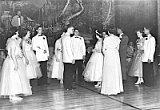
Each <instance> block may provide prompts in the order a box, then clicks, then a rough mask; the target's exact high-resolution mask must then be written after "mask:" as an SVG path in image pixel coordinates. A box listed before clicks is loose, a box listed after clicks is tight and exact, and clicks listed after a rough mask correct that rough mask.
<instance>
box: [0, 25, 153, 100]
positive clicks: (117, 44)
mask: <svg viewBox="0 0 160 110" xmlns="http://www.w3.org/2000/svg"><path fill="white" fill-rule="evenodd" d="M36 32H37V34H36V35H35V36H34V37H33V38H32V39H31V38H30V36H31V32H30V30H27V29H26V30H21V34H20V35H19V31H18V29H17V28H13V29H12V35H11V36H10V38H8V40H7V43H6V50H7V57H6V58H5V60H4V62H3V66H2V69H1V80H0V96H1V97H5V98H6V97H7V98H9V100H10V101H11V102H13V103H15V102H19V101H21V100H22V99H23V98H22V97H23V96H28V95H32V87H31V84H30V79H37V78H38V85H39V86H41V85H47V84H48V81H47V79H48V77H49V78H56V79H58V80H59V81H60V83H61V84H63V86H64V89H66V90H73V89H75V88H74V87H73V80H75V79H76V76H78V78H77V79H78V83H81V82H83V81H88V82H97V84H96V85H95V87H96V88H100V90H101V94H105V95H117V94H119V93H121V92H123V91H124V89H123V80H126V79H127V68H126V65H127V62H126V59H127V44H128V37H127V36H126V35H125V34H124V33H123V31H122V29H119V28H117V29H109V30H108V31H107V32H106V31H104V32H102V34H100V33H99V32H98V31H96V32H95V33H96V38H97V43H96V45H95V46H94V49H93V50H92V55H91V57H90V59H89V61H88V62H87V64H86V66H85V68H84V61H85V59H86V53H87V52H86V46H85V41H84V38H83V37H81V36H80V34H79V31H78V29H75V28H74V27H73V26H70V27H68V28H67V30H66V31H64V32H63V33H62V34H61V36H59V38H58V39H57V40H56V43H55V49H54V55H53V58H52V62H51V66H50V68H49V70H50V71H49V73H47V61H48V59H49V48H48V44H47V37H46V36H45V35H43V29H42V27H41V26H38V27H37V29H36ZM143 33H144V34H145V37H144V35H143ZM117 34H118V35H117ZM19 36H21V37H22V38H20V37H19ZM137 37H138V39H137V42H136V49H133V48H130V50H129V51H130V54H129V57H132V56H133V59H132V60H129V61H130V62H132V63H131V67H130V69H129V70H128V72H129V73H128V75H129V76H134V77H138V80H137V82H136V83H135V84H141V83H144V84H146V85H148V86H152V85H153V80H154V79H153V61H154V53H155V44H156V43H155V38H154V37H153V36H152V35H151V34H150V30H149V29H147V28H144V31H143V32H141V31H137Z"/></svg>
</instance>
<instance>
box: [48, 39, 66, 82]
mask: <svg viewBox="0 0 160 110" xmlns="http://www.w3.org/2000/svg"><path fill="white" fill-rule="evenodd" d="M56 57H57V58H58V59H59V61H57V60H56ZM50 70H51V76H50V77H51V78H57V79H59V80H62V79H63V71H64V65H63V62H62V44H61V38H60V39H58V40H57V41H56V43H55V54H54V55H53V60H52V63H51V69H50Z"/></svg>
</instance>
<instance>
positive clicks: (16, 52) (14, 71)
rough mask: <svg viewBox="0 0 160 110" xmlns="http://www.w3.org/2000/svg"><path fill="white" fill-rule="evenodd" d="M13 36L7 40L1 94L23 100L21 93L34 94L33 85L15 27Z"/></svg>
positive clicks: (0, 87) (0, 83) (12, 98)
mask: <svg viewBox="0 0 160 110" xmlns="http://www.w3.org/2000/svg"><path fill="white" fill-rule="evenodd" d="M12 31H13V34H12V37H11V38H9V39H8V40H7V44H6V50H7V54H8V55H7V57H6V59H5V61H4V63H3V67H2V76H1V80H0V96H1V97H6V96H9V99H10V101H11V102H13V103H14V102H19V101H21V100H22V98H21V97H20V96H18V95H19V94H23V95H24V96H27V95H32V91H31V86H30V84H29V80H28V79H27V76H26V68H25V64H24V61H23V54H22V50H21V48H20V40H19V38H18V35H19V34H18V31H17V30H16V29H13V30H12Z"/></svg>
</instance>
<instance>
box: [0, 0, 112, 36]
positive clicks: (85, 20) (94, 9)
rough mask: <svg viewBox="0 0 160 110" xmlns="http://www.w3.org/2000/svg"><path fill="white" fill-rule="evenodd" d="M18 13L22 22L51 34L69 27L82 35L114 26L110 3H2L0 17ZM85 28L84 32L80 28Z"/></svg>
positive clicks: (67, 0) (94, 0)
mask: <svg viewBox="0 0 160 110" xmlns="http://www.w3.org/2000/svg"><path fill="white" fill-rule="evenodd" d="M17 10H20V11H21V12H22V15H23V16H24V18H25V19H26V21H30V22H34V23H39V24H42V25H43V26H44V27H45V28H48V29H50V30H51V31H52V32H53V33H54V32H57V31H59V30H61V29H62V28H63V27H65V26H67V25H69V24H72V25H74V26H76V27H79V28H80V29H82V31H83V32H84V33H87V32H89V31H91V29H92V28H100V27H103V28H106V27H107V26H109V25H113V24H114V19H113V18H114V17H113V16H114V13H113V11H114V10H113V0H5V1H1V2H0V13H1V15H2V14H3V13H4V11H9V14H10V16H12V17H13V16H14V15H15V14H16V12H17ZM84 27H85V28H84Z"/></svg>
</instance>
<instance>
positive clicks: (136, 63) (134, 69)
mask: <svg viewBox="0 0 160 110" xmlns="http://www.w3.org/2000/svg"><path fill="white" fill-rule="evenodd" d="M128 75H129V76H132V77H143V71H142V60H141V54H140V53H137V54H136V55H135V57H134V58H133V62H132V65H131V68H130V71H129V73H128Z"/></svg>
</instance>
